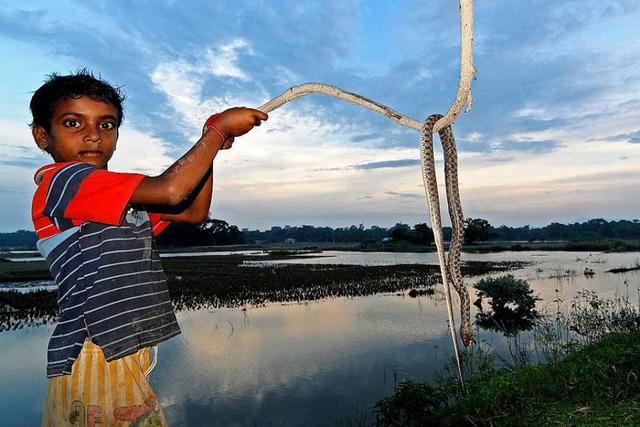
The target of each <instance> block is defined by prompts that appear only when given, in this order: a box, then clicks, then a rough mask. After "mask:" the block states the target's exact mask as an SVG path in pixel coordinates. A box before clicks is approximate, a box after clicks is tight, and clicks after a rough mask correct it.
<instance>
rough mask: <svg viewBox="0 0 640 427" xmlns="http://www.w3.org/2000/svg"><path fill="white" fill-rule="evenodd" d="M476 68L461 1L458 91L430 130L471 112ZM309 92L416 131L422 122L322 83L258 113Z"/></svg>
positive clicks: (469, 7) (468, 10)
mask: <svg viewBox="0 0 640 427" xmlns="http://www.w3.org/2000/svg"><path fill="white" fill-rule="evenodd" d="M475 75H476V69H475V67H474V66H473V0H460V80H459V81H458V90H457V93H456V97H455V99H454V101H453V104H452V105H451V107H450V108H449V111H448V112H447V113H446V114H445V115H444V117H442V118H441V119H440V120H438V122H437V123H436V124H435V126H434V128H433V131H434V132H437V131H439V130H440V129H442V128H443V127H446V126H448V125H451V124H453V122H454V121H455V120H456V118H457V117H458V116H459V115H460V113H461V112H462V109H463V108H464V106H465V105H467V110H466V111H469V110H471V105H472V104H473V97H472V95H471V82H472V81H473V79H474V78H475ZM311 93H320V94H323V95H329V96H333V97H335V98H339V99H342V100H344V101H347V102H351V103H352V104H356V105H360V106H362V107H365V108H368V109H369V110H372V111H374V112H376V113H378V114H381V115H383V116H385V117H386V118H388V119H390V120H393V121H394V122H396V123H398V124H400V125H401V126H405V127H408V128H411V129H414V130H417V131H420V130H421V129H422V122H419V121H417V120H415V119H412V118H411V117H408V116H405V115H403V114H400V113H399V112H397V111H395V110H393V109H391V108H389V107H387V106H386V105H383V104H380V103H378V102H375V101H373V100H371V99H369V98H365V97H364V96H362V95H358V94H356V93H352V92H347V91H345V90H342V89H340V88H338V87H335V86H331V85H327V84H323V83H305V84H303V85H300V86H293V87H291V88H289V89H287V90H286V91H285V92H284V93H282V94H281V95H279V96H277V97H275V98H273V99H272V100H270V101H269V102H267V103H266V104H263V105H262V106H260V107H258V110H261V111H264V112H265V113H269V112H271V111H273V110H275V109H276V108H278V107H281V106H282V105H284V104H286V103H287V102H289V101H293V100H294V99H298V98H301V97H303V96H305V95H309V94H311Z"/></svg>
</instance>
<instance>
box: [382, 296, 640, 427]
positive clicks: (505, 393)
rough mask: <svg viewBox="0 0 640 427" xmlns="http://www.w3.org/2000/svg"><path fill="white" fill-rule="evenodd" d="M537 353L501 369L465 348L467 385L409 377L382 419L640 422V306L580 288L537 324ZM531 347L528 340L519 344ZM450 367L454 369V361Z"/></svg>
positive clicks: (395, 422) (389, 422)
mask: <svg viewBox="0 0 640 427" xmlns="http://www.w3.org/2000/svg"><path fill="white" fill-rule="evenodd" d="M536 333H537V335H538V339H536V340H535V342H534V345H535V346H538V347H544V348H537V349H536V351H537V354H543V355H546V363H544V364H540V363H532V362H531V360H528V361H527V360H526V359H527V357H524V358H522V357H520V356H521V355H522V354H524V353H526V351H524V350H523V351H521V352H517V353H518V357H517V360H514V362H513V363H510V364H508V365H507V366H506V367H504V368H502V369H496V368H494V366H495V364H494V363H493V362H494V356H492V355H491V354H489V353H485V352H483V351H482V350H480V349H477V350H475V351H474V352H468V353H464V354H463V356H464V359H465V360H464V363H465V367H467V372H474V375H473V376H470V378H467V380H466V381H465V389H466V392H465V391H463V390H462V389H461V387H460V385H459V383H458V382H457V380H456V379H455V375H453V374H450V375H448V376H446V377H445V378H442V379H440V380H439V381H437V382H436V383H435V384H424V383H416V382H413V381H407V382H404V383H400V384H399V385H398V386H397V388H396V390H395V392H394V393H393V394H392V395H391V396H389V397H386V398H384V399H382V400H381V401H380V402H378V404H377V406H376V410H377V420H376V425H377V426H407V427H411V426H496V427H498V426H567V427H568V426H598V427H600V426H639V425H640V381H639V377H640V312H639V310H638V306H637V304H634V303H631V302H630V301H629V298H628V297H625V298H623V297H618V298H616V299H615V300H601V299H599V298H598V297H597V295H595V294H592V293H588V292H583V293H579V295H578V296H577V297H576V299H575V300H574V302H573V303H572V304H571V306H570V310H569V313H568V314H566V315H565V314H563V313H561V312H560V311H558V312H557V313H556V314H555V318H551V319H550V317H545V318H543V319H542V320H541V322H540V323H539V324H538V325H537V330H536ZM516 345H517V346H521V349H522V348H526V346H523V344H518V343H517V344H516ZM448 371H451V372H453V367H452V366H449V367H448Z"/></svg>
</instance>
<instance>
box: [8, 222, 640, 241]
mask: <svg viewBox="0 0 640 427" xmlns="http://www.w3.org/2000/svg"><path fill="white" fill-rule="evenodd" d="M464 226H465V242H466V243H467V244H472V243H475V242H486V241H491V240H498V241H510V242H515V241H549V240H565V241H582V240H599V239H616V240H636V241H637V240H640V220H637V219H634V220H620V221H606V220H604V219H602V218H595V219H591V220H588V221H586V222H583V223H574V224H560V223H557V222H554V223H551V224H549V225H547V226H546V227H540V228H533V227H530V226H529V225H525V226H522V227H508V226H506V225H501V226H500V227H497V228H496V227H493V226H492V225H491V224H490V223H489V222H488V221H487V220H486V219H482V218H468V219H466V220H465V224H464ZM443 234H444V239H445V241H448V240H450V239H451V228H450V227H445V228H444V230H443ZM385 238H391V240H392V242H396V243H398V242H405V243H409V244H414V245H430V244H432V243H433V233H432V231H431V227H430V226H429V225H427V224H425V223H421V224H415V225H414V226H413V227H410V226H409V225H408V224H404V223H396V224H395V225H394V226H393V227H391V228H388V229H387V228H383V227H378V226H376V225H373V226H371V227H370V228H365V227H364V225H363V224H359V225H351V226H349V227H343V228H331V227H314V226H312V225H303V226H299V227H298V226H289V225H286V226H284V227H281V226H274V227H271V228H270V229H269V230H265V231H259V230H249V229H243V230H242V231H240V230H238V227H236V226H235V225H231V224H228V223H227V222H226V221H223V220H219V219H213V218H211V217H207V220H206V221H205V223H204V224H202V225H191V224H180V223H174V224H172V225H170V226H169V227H167V229H166V230H165V231H164V232H163V233H161V234H160V236H158V239H157V241H158V244H159V245H160V246H161V247H168V246H173V247H186V246H213V245H232V244H241V243H281V242H284V241H285V240H286V239H295V240H296V241H297V242H318V243H322V242H335V243H359V244H361V245H362V246H371V245H376V244H378V243H380V242H382V240H383V239H385ZM36 241H37V238H36V235H35V233H33V232H32V231H26V230H20V231H16V232H13V233H0V248H35V243H36Z"/></svg>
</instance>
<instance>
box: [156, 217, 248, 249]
mask: <svg viewBox="0 0 640 427" xmlns="http://www.w3.org/2000/svg"><path fill="white" fill-rule="evenodd" d="M156 242H157V243H158V246H160V247H190V246H215V245H235V244H242V243H244V242H245V240H244V235H243V234H242V232H241V231H240V230H238V227H236V226H235V225H230V224H228V223H227V222H226V221H222V220H219V219H214V218H211V217H210V215H207V219H206V220H205V222H204V223H203V224H200V225H197V224H184V223H179V222H174V223H172V224H170V225H169V226H168V227H167V228H166V229H165V230H164V231H163V232H162V233H160V235H159V236H158V237H157V238H156Z"/></svg>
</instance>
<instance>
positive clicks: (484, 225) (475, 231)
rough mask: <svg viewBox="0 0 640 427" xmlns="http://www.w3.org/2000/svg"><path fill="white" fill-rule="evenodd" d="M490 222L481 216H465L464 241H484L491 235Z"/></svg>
mask: <svg viewBox="0 0 640 427" xmlns="http://www.w3.org/2000/svg"><path fill="white" fill-rule="evenodd" d="M491 229H492V227H491V224H489V221H487V220H486V219H482V218H467V219H465V220H464V241H465V243H475V242H486V241H487V240H489V237H490V236H491Z"/></svg>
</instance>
